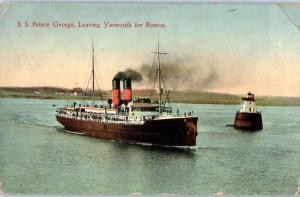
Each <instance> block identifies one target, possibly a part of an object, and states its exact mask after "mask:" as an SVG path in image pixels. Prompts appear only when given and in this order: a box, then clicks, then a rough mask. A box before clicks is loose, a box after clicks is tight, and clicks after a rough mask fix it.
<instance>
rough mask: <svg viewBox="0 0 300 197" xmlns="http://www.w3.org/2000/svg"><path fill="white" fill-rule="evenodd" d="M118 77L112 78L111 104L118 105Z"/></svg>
mask: <svg viewBox="0 0 300 197" xmlns="http://www.w3.org/2000/svg"><path fill="white" fill-rule="evenodd" d="M120 93H121V91H120V79H119V78H114V79H113V80H112V104H113V105H114V106H116V107H117V106H118V105H119V104H120Z"/></svg>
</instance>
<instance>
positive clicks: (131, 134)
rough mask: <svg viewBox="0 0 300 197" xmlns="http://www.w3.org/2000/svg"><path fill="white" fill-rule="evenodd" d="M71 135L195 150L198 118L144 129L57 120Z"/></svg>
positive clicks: (147, 124) (154, 123)
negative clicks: (75, 133)
mask: <svg viewBox="0 0 300 197" xmlns="http://www.w3.org/2000/svg"><path fill="white" fill-rule="evenodd" d="M56 119H57V120H58V121H59V122H60V123H61V124H62V125H63V126H64V127H65V129H67V130H69V131H74V132H78V133H82V134H83V135H86V136H90V137H95V138H100V139H105V140H116V141H122V142H129V143H147V144H153V145H163V146H196V136H197V121H198V118H197V117H182V118H170V119H158V120H148V121H145V123H144V124H142V125H130V124H113V123H103V122H97V121H87V120H80V119H73V118H66V117H62V116H56Z"/></svg>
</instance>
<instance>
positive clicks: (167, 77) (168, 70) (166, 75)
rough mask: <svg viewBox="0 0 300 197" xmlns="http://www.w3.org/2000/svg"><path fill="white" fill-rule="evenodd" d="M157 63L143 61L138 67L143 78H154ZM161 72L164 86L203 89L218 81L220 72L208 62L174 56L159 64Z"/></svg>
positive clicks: (148, 79) (150, 79) (149, 80)
mask: <svg viewBox="0 0 300 197" xmlns="http://www.w3.org/2000/svg"><path fill="white" fill-rule="evenodd" d="M156 69H157V65H151V64H147V63H144V64H142V66H141V67H140V69H139V70H140V72H141V73H142V75H143V77H144V79H146V80H147V81H148V82H151V81H153V80H154V79H155V76H156V72H155V70H156ZM161 73H162V76H163V79H164V81H165V82H166V83H167V84H166V86H167V87H169V88H174V89H188V90H201V89H202V90H203V89H207V88H212V87H214V86H215V85H216V84H217V83H218V82H219V76H220V72H218V70H217V69H216V67H215V66H213V65H210V64H207V65H205V64H200V63H195V62H192V61H190V60H185V59H184V58H175V59H173V60H171V61H168V62H164V63H162V65H161Z"/></svg>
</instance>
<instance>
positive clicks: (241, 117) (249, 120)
mask: <svg viewBox="0 0 300 197" xmlns="http://www.w3.org/2000/svg"><path fill="white" fill-rule="evenodd" d="M234 127H235V128H236V129H241V130H245V131H259V130H262V129H263V124H262V116H261V113H260V112H257V111H256V105H255V98H254V94H252V93H251V92H249V93H248V94H247V95H246V96H245V97H242V101H241V107H240V110H239V111H238V112H236V116H235V121H234Z"/></svg>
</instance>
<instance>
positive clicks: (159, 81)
mask: <svg viewBox="0 0 300 197" xmlns="http://www.w3.org/2000/svg"><path fill="white" fill-rule="evenodd" d="M152 53H156V54H157V59H158V65H157V75H158V95H159V99H158V103H159V105H158V111H159V114H161V95H162V93H163V92H162V88H161V83H162V74H161V67H160V55H165V54H168V53H162V52H160V51H159V35H158V41H157V51H155V52H152Z"/></svg>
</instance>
